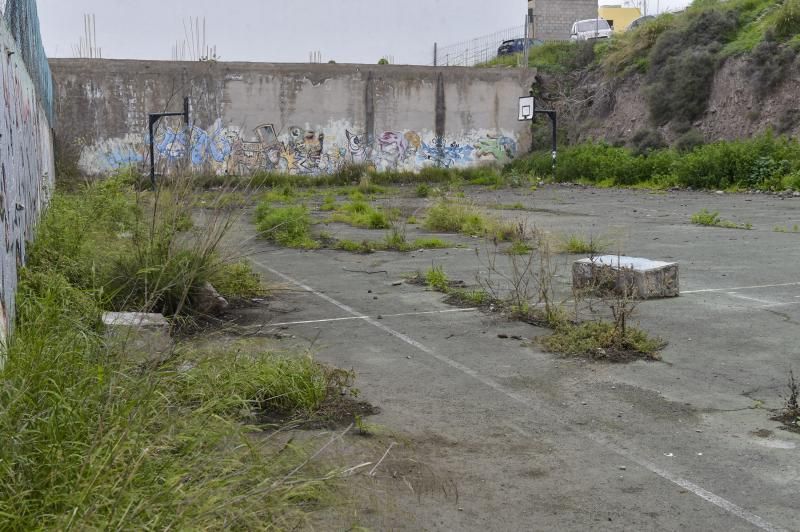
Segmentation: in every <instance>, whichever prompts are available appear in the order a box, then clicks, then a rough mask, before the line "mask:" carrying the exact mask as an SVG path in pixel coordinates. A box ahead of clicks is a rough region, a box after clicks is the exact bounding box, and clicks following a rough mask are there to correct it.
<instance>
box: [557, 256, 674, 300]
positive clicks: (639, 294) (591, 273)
mask: <svg viewBox="0 0 800 532" xmlns="http://www.w3.org/2000/svg"><path fill="white" fill-rule="evenodd" d="M572 286H573V287H575V288H577V289H594V290H597V291H599V292H613V293H617V294H619V293H623V292H627V293H628V294H630V295H631V296H632V297H634V298H637V299H650V298H655V297H676V296H678V295H679V294H680V287H679V279H678V263H677V262H661V261H656V260H649V259H642V258H637V257H625V256H618V255H603V256H600V257H594V258H587V259H581V260H578V261H575V262H574V263H573V264H572Z"/></svg>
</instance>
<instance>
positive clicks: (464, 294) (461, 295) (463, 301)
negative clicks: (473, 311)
mask: <svg viewBox="0 0 800 532" xmlns="http://www.w3.org/2000/svg"><path fill="white" fill-rule="evenodd" d="M448 296H449V297H450V301H451V302H454V303H457V304H459V305H469V306H474V307H480V306H483V305H487V304H489V303H490V302H492V296H491V295H490V294H489V293H488V292H486V291H485V290H469V289H464V288H457V289H454V290H449V291H448Z"/></svg>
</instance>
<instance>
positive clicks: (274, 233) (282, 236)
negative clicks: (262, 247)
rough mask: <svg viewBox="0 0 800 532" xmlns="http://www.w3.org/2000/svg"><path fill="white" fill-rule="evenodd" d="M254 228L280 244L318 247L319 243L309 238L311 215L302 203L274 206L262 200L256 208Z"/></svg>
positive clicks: (307, 247)
mask: <svg viewBox="0 0 800 532" xmlns="http://www.w3.org/2000/svg"><path fill="white" fill-rule="evenodd" d="M256 229H257V230H258V233H259V234H260V235H261V236H262V237H263V238H266V239H267V240H271V241H273V242H276V243H278V244H280V245H282V246H287V247H293V248H302V249H314V248H317V247H319V243H318V242H316V241H314V239H313V238H311V215H310V214H309V212H308V209H307V208H306V207H305V206H304V205H291V206H286V207H275V206H273V205H271V204H270V203H269V202H266V201H265V202H262V203H260V204H259V205H258V207H257V208H256Z"/></svg>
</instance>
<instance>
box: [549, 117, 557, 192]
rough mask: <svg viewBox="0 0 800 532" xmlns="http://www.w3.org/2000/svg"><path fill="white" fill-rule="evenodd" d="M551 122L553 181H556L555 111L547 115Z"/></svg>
mask: <svg viewBox="0 0 800 532" xmlns="http://www.w3.org/2000/svg"><path fill="white" fill-rule="evenodd" d="M547 114H549V115H550V120H552V121H553V181H556V157H557V156H558V117H557V115H556V112H555V111H550V112H549V113H547Z"/></svg>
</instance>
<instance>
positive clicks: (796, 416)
mask: <svg viewBox="0 0 800 532" xmlns="http://www.w3.org/2000/svg"><path fill="white" fill-rule="evenodd" d="M770 419H771V420H773V421H778V422H780V423H782V424H783V427H781V428H782V429H783V430H788V431H789V432H795V433H797V434H800V412H798V411H788V410H784V411H783V412H781V413H780V414H778V415H777V416H773V417H771V418H770Z"/></svg>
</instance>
